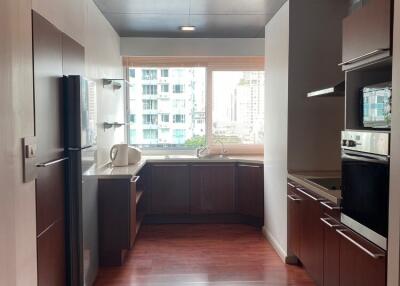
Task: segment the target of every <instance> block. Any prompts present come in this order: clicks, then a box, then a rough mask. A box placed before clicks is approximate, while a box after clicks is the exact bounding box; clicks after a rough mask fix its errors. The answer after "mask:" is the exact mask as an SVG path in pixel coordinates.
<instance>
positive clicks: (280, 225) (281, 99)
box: [264, 1, 289, 259]
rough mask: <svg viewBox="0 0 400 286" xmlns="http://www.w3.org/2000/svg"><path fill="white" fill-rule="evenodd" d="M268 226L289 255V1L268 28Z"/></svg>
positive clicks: (281, 252)
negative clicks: (287, 180)
mask: <svg viewBox="0 0 400 286" xmlns="http://www.w3.org/2000/svg"><path fill="white" fill-rule="evenodd" d="M265 55H266V61H267V62H266V70H265V75H266V82H265V88H266V92H265V134H266V136H265V150H264V158H265V159H264V160H265V161H264V173H265V174H264V182H265V193H264V200H265V203H264V205H265V207H264V209H265V226H264V232H265V233H266V235H267V237H268V239H269V240H270V241H271V243H273V245H274V248H275V249H276V250H277V252H278V254H279V255H280V256H281V257H282V259H284V257H285V256H286V252H287V249H286V244H287V243H286V240H287V229H286V219H287V218H286V217H287V213H286V209H287V207H286V193H285V192H284V191H282V190H286V177H287V130H288V117H287V113H288V84H289V1H288V2H286V3H285V4H284V5H283V6H282V7H281V9H280V10H279V11H278V12H277V14H276V15H275V16H274V17H273V18H272V20H271V21H270V22H269V23H268V24H267V26H266V28H265Z"/></svg>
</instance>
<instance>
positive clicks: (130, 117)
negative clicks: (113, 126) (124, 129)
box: [129, 114, 136, 123]
mask: <svg viewBox="0 0 400 286" xmlns="http://www.w3.org/2000/svg"><path fill="white" fill-rule="evenodd" d="M135 118H136V116H135V114H129V122H130V123H135Z"/></svg>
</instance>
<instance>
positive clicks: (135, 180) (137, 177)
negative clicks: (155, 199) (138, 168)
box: [131, 176, 140, 183]
mask: <svg viewBox="0 0 400 286" xmlns="http://www.w3.org/2000/svg"><path fill="white" fill-rule="evenodd" d="M139 179H140V176H134V177H133V178H132V180H131V183H136V182H137V181H138V180H139Z"/></svg>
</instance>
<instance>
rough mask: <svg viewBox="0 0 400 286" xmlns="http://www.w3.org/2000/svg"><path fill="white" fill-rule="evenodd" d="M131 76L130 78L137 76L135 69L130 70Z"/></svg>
mask: <svg viewBox="0 0 400 286" xmlns="http://www.w3.org/2000/svg"><path fill="white" fill-rule="evenodd" d="M129 76H130V77H133V78H134V77H135V76H136V74H135V70H134V69H130V70H129Z"/></svg>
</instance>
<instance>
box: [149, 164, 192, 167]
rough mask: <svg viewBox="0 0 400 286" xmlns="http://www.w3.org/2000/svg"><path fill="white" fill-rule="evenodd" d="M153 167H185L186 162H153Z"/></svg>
mask: <svg viewBox="0 0 400 286" xmlns="http://www.w3.org/2000/svg"><path fill="white" fill-rule="evenodd" d="M152 166H153V167H187V166H188V165H187V164H153V165H152Z"/></svg>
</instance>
